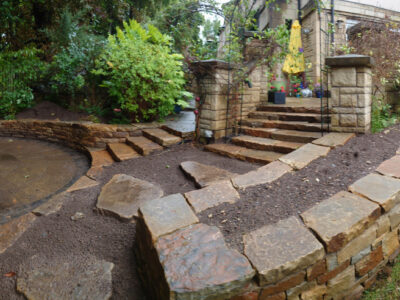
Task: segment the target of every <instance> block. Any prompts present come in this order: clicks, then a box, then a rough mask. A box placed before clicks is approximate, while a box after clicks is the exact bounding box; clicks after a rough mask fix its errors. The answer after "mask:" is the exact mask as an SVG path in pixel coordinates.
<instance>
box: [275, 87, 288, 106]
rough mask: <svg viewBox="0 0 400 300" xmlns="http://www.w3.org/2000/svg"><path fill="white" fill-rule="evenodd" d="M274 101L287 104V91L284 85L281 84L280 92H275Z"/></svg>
mask: <svg viewBox="0 0 400 300" xmlns="http://www.w3.org/2000/svg"><path fill="white" fill-rule="evenodd" d="M274 103H275V104H285V103H286V92H285V88H284V87H283V86H281V89H280V91H279V92H275V95H274Z"/></svg>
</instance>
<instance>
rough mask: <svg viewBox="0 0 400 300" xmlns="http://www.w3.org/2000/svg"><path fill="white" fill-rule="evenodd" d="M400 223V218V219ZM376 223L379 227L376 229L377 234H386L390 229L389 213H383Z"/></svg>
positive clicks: (378, 235)
mask: <svg viewBox="0 0 400 300" xmlns="http://www.w3.org/2000/svg"><path fill="white" fill-rule="evenodd" d="M399 223H400V220H399ZM376 225H377V226H378V229H377V230H376V236H377V237H380V236H381V235H383V234H385V233H386V232H388V231H390V219H389V215H388V214H386V215H383V216H381V217H380V218H379V219H378V220H377V221H376Z"/></svg>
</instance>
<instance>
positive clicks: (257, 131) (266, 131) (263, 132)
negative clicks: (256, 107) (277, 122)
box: [241, 126, 278, 138]
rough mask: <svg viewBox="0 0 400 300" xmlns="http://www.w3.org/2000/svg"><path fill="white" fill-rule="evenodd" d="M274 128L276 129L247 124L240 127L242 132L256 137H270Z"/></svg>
mask: <svg viewBox="0 0 400 300" xmlns="http://www.w3.org/2000/svg"><path fill="white" fill-rule="evenodd" d="M276 130H278V129H276V128H263V127H248V126H242V127H241V133H242V134H246V135H251V136H256V137H262V138H271V136H272V132H274V131H276Z"/></svg>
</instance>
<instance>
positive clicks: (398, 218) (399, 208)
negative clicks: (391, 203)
mask: <svg viewBox="0 0 400 300" xmlns="http://www.w3.org/2000/svg"><path fill="white" fill-rule="evenodd" d="M389 221H390V227H391V229H392V230H394V229H395V228H397V227H398V226H399V225H400V204H398V205H396V206H395V207H393V208H392V210H391V211H390V212H389Z"/></svg>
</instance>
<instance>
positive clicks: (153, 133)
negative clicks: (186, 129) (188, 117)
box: [143, 128, 182, 147]
mask: <svg viewBox="0 0 400 300" xmlns="http://www.w3.org/2000/svg"><path fill="white" fill-rule="evenodd" d="M143 135H144V136H145V137H147V138H148V139H150V140H152V141H153V142H156V143H157V144H159V145H161V146H164V147H168V146H172V145H175V144H179V143H180V142H181V141H182V139H181V138H180V137H177V136H175V135H172V134H169V133H168V132H166V131H165V130H162V129H160V128H151V129H143Z"/></svg>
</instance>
